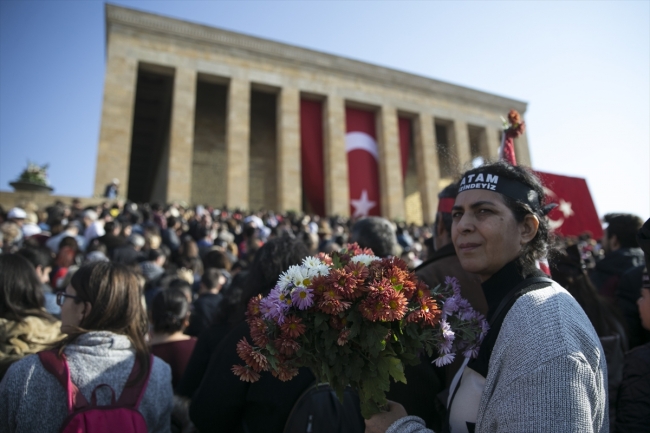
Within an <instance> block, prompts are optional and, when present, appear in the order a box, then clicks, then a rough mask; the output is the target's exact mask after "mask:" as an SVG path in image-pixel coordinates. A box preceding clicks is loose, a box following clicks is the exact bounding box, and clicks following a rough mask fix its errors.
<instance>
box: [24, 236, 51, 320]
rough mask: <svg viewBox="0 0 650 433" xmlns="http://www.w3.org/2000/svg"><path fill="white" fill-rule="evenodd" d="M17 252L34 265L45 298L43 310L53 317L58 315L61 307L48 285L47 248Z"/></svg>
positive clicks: (48, 260)
mask: <svg viewBox="0 0 650 433" xmlns="http://www.w3.org/2000/svg"><path fill="white" fill-rule="evenodd" d="M18 254H19V255H21V256H23V257H24V258H26V259H27V260H28V261H29V262H30V263H31V264H32V266H33V267H34V270H35V271H36V276H37V277H38V280H39V281H40V282H41V289H42V292H43V297H44V299H45V303H44V307H45V311H47V312H48V313H50V314H52V315H53V316H55V317H60V314H61V307H59V306H58V305H57V303H56V295H55V294H54V293H53V291H52V287H51V286H50V273H51V272H52V256H51V255H50V251H49V250H48V249H47V248H44V247H40V248H35V247H32V248H23V249H21V250H20V251H18Z"/></svg>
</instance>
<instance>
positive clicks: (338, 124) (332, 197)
mask: <svg viewBox="0 0 650 433" xmlns="http://www.w3.org/2000/svg"><path fill="white" fill-rule="evenodd" d="M323 116H324V119H323V122H324V126H325V128H324V130H325V143H324V144H325V145H324V153H325V155H324V162H325V164H324V169H325V213H326V214H327V215H339V216H343V217H349V216H350V187H349V182H348V155H347V153H346V151H345V103H344V102H343V98H341V97H339V96H335V95H329V96H328V97H327V101H326V102H325V110H323Z"/></svg>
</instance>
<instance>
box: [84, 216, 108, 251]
mask: <svg viewBox="0 0 650 433" xmlns="http://www.w3.org/2000/svg"><path fill="white" fill-rule="evenodd" d="M83 224H84V227H85V230H84V240H85V241H86V245H87V244H89V243H90V241H92V240H93V239H96V238H99V237H101V236H104V235H105V234H106V231H105V230H104V220H103V219H101V218H100V217H99V215H97V212H96V211H94V210H93V209H87V210H86V211H84V213H83Z"/></svg>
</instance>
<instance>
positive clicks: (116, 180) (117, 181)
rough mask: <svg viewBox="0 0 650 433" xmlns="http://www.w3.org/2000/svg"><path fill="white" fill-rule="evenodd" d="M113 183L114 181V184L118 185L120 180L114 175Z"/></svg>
mask: <svg viewBox="0 0 650 433" xmlns="http://www.w3.org/2000/svg"><path fill="white" fill-rule="evenodd" d="M113 183H114V184H115V185H119V184H120V180H119V179H118V178H116V177H114V178H113Z"/></svg>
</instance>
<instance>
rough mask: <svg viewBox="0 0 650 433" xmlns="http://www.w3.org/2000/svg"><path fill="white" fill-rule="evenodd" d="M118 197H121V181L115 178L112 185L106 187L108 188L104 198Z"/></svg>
mask: <svg viewBox="0 0 650 433" xmlns="http://www.w3.org/2000/svg"><path fill="white" fill-rule="evenodd" d="M118 195H120V180H119V179H118V178H115V179H113V180H112V181H111V183H109V184H108V185H106V188H105V189H104V197H105V198H111V199H115V198H117V196H118Z"/></svg>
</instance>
